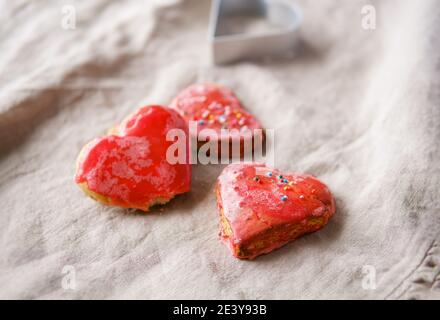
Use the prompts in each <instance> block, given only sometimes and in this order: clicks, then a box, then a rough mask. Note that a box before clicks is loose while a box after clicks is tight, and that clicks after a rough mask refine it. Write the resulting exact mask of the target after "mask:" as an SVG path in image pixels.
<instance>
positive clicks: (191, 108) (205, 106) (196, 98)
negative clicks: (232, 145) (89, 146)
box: [171, 84, 262, 134]
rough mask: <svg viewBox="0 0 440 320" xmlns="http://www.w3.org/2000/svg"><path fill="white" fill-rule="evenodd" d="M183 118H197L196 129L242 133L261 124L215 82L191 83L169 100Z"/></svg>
mask: <svg viewBox="0 0 440 320" xmlns="http://www.w3.org/2000/svg"><path fill="white" fill-rule="evenodd" d="M171 108H174V109H175V110H177V111H178V112H179V113H180V114H181V115H182V116H183V117H184V118H185V119H186V120H188V121H190V120H192V121H197V122H198V130H201V129H207V128H208V129H213V130H215V131H216V132H217V134H220V130H221V129H222V128H223V129H237V130H239V131H240V132H246V131H248V129H249V130H254V129H261V128H262V127H261V124H260V123H259V122H258V120H257V119H255V118H254V117H253V116H252V115H251V114H250V113H249V112H247V111H246V110H245V109H244V108H243V107H242V105H241V103H240V101H239V100H238V98H237V97H236V96H235V94H234V93H233V92H232V91H231V90H230V89H228V88H226V87H224V86H219V85H216V84H194V85H191V86H189V87H188V88H186V89H185V90H183V91H182V92H181V93H179V95H178V96H177V97H176V98H175V99H174V100H173V102H172V103H171Z"/></svg>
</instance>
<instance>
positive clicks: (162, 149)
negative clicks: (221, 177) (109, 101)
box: [75, 106, 191, 210]
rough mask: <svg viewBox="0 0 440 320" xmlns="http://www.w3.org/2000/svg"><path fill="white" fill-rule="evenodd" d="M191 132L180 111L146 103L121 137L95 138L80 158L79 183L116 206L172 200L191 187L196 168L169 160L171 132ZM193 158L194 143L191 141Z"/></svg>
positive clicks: (123, 127)
mask: <svg viewBox="0 0 440 320" xmlns="http://www.w3.org/2000/svg"><path fill="white" fill-rule="evenodd" d="M173 128H177V129H182V130H184V131H185V133H186V136H187V137H188V128H187V125H186V122H185V120H184V119H182V117H180V116H179V115H178V114H177V113H176V112H175V111H174V110H171V109H169V108H166V107H162V106H146V107H143V108H141V109H139V110H138V111H136V112H135V113H133V114H132V115H130V116H129V117H128V118H127V119H126V120H124V121H123V122H122V124H121V125H120V126H119V127H118V129H117V131H118V133H117V135H109V136H105V137H101V138H97V139H95V140H94V141H92V142H91V143H90V144H89V145H88V146H87V147H86V148H85V149H84V150H83V153H82V155H81V159H80V160H79V164H78V170H77V173H76V176H75V181H76V182H77V183H84V182H86V183H87V186H88V188H89V189H90V190H92V191H94V192H95V193H98V194H100V195H102V196H104V197H107V198H110V199H111V203H112V204H114V205H118V206H122V207H128V208H138V209H144V210H145V209H148V207H149V206H150V205H151V204H153V203H154V202H155V201H156V200H157V199H158V198H160V199H170V198H172V197H173V196H174V195H176V194H179V193H184V192H187V191H189V188H190V180H191V166H190V165H189V162H188V161H187V162H186V164H174V165H172V164H169V163H168V162H167V160H166V151H167V148H168V147H169V146H170V145H171V144H172V143H173V142H172V141H166V134H167V132H168V130H170V129H173ZM186 146H187V150H186V155H187V158H188V154H189V152H188V141H187V143H186Z"/></svg>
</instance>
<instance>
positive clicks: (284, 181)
mask: <svg viewBox="0 0 440 320" xmlns="http://www.w3.org/2000/svg"><path fill="white" fill-rule="evenodd" d="M281 181H282V182H283V183H289V180H287V179H282V180H281Z"/></svg>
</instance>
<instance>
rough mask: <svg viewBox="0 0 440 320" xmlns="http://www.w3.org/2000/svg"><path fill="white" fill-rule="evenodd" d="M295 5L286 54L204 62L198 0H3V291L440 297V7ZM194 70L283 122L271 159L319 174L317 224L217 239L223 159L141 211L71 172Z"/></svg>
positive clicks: (270, 124) (12, 295)
mask: <svg viewBox="0 0 440 320" xmlns="http://www.w3.org/2000/svg"><path fill="white" fill-rule="evenodd" d="M297 4H298V5H299V6H300V7H301V8H302V11H303V13H304V22H303V24H302V26H301V29H300V31H299V39H300V40H299V42H298V43H297V47H296V48H295V49H294V50H292V52H289V53H286V54H283V55H282V56H279V57H266V58H261V59H254V60H250V61H242V62H238V63H234V64H231V65H226V66H214V65H212V64H211V63H210V59H209V57H210V52H209V44H208V25H209V9H210V2H209V1H204V0H187V1H177V0H174V1H172V0H170V1H136V0H128V1H105V0H95V1H49V0H44V1H43V0H42V1H25V0H17V1H6V0H4V1H0V6H1V10H0V70H1V72H0V203H1V206H0V219H1V220H0V251H1V255H0V298H4V299H16V298H18V299H52V298H60V299H89V298H92V299H98V298H103V299H109V298H115V299H130V298H134V299H202V298H207V299H216V298H221V299H310V298H320V299H329V298H336V299H343V298H355V299H365V298H372V299H438V298H439V295H440V294H439V292H440V277H439V272H440V218H439V216H440V215H439V214H440V212H439V210H440V150H439V141H440V108H439V104H440V77H439V74H440V5H439V3H438V1H436V0H422V1H412V0H402V1H392V0H388V1H368V3H367V2H365V1H351V0H343V1H339V0H337V1H336V0H325V1H305V0H302V1H297ZM366 4H372V5H374V7H375V9H376V29H367V30H366V29H364V28H363V27H362V19H363V17H364V15H363V14H362V7H363V6H364V5H366ZM64 6H69V7H67V9H66V8H65V7H64ZM70 7H73V8H74V9H75V13H76V15H75V17H76V26H75V28H74V29H71V28H66V27H65V26H66V24H65V23H66V19H67V20H68V19H70V18H71V17H70V18H69V16H68V14H69V8H70ZM67 22H68V21H67ZM203 81H210V82H216V83H221V84H224V85H227V86H230V87H231V88H232V89H233V90H235V92H236V93H237V95H238V96H239V97H240V99H241V100H242V102H243V104H244V105H245V106H246V108H247V109H248V110H250V112H252V113H253V114H254V115H255V116H256V117H257V118H258V119H259V120H260V121H261V122H262V123H263V125H264V127H265V128H270V129H274V130H275V139H274V151H273V152H274V157H275V165H276V166H277V167H278V168H279V169H281V170H286V171H293V172H306V173H310V174H313V175H316V176H317V177H318V178H320V179H321V180H322V181H324V182H325V183H326V184H327V185H328V186H329V188H330V189H331V190H332V192H333V193H334V196H335V198H336V204H337V212H336V214H335V216H334V217H333V218H332V220H331V221H330V222H329V224H328V225H327V226H326V227H325V228H324V229H322V230H321V231H319V232H316V233H314V234H310V235H307V236H304V237H302V238H300V239H298V240H296V241H294V242H292V243H290V244H288V245H286V246H284V247H283V248H281V249H279V250H276V251H274V252H272V253H271V254H268V255H264V256H261V257H259V258H257V259H256V260H254V261H241V260H237V259H235V258H233V257H232V256H231V255H230V254H229V252H228V250H227V249H226V248H225V247H224V246H223V245H222V244H221V243H220V242H219V241H218V212H217V208H216V200H215V194H214V186H215V181H216V178H217V176H218V175H219V173H220V172H221V170H222V168H223V166H221V165H195V166H194V169H193V181H192V189H191V192H190V193H188V194H186V195H182V196H179V197H177V198H176V199H174V200H173V201H171V202H170V203H169V204H168V205H166V206H164V207H162V208H159V209H155V210H153V211H152V212H150V213H148V214H145V213H142V212H140V211H133V210H125V209H120V208H115V207H107V206H104V205H100V204H98V203H96V202H94V201H92V200H90V199H89V198H86V197H85V196H84V194H83V193H82V192H81V191H80V189H79V188H78V187H77V186H76V185H75V183H74V181H73V176H74V173H75V160H76V157H77V155H78V153H79V151H80V149H81V147H82V146H83V145H84V144H85V143H87V142H88V141H90V140H91V139H93V138H94V137H97V136H100V135H102V134H104V133H105V132H106V130H107V129H108V128H110V127H112V126H113V125H115V124H116V123H118V122H119V121H120V120H122V119H123V118H124V117H125V116H126V115H127V114H129V113H130V112H132V111H133V110H135V109H136V108H138V107H140V106H142V105H145V104H158V103H159V104H169V103H170V101H171V100H172V98H173V97H174V96H175V95H176V94H177V93H178V92H179V91H180V90H181V89H183V88H184V87H186V86H187V85H190V84H192V83H194V82H203ZM66 277H68V279H66ZM66 283H67V285H66ZM72 283H73V284H74V285H72Z"/></svg>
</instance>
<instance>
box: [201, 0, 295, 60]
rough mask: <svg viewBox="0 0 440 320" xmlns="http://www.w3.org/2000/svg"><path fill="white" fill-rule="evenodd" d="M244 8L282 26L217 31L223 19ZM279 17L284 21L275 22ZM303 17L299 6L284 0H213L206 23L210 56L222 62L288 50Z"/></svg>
mask: <svg viewBox="0 0 440 320" xmlns="http://www.w3.org/2000/svg"><path fill="white" fill-rule="evenodd" d="M246 12H248V13H254V14H255V13H258V15H260V16H262V17H265V18H266V19H267V20H268V21H269V22H271V23H272V24H274V25H277V24H278V25H279V26H280V27H281V28H280V29H279V30H269V31H265V32H260V33H251V34H246V33H226V34H218V31H219V29H220V24H221V23H222V19H225V18H227V17H228V16H234V15H236V14H239V13H241V14H243V13H246ZM279 20H281V21H282V22H283V23H281V24H279V23H277V22H278V21H279ZM302 21H303V14H302V11H301V10H300V8H299V7H298V6H297V5H295V4H293V3H290V2H287V1H286V0H213V1H212V5H211V12H210V24H209V42H210V46H211V60H212V62H213V63H214V64H225V63H231V62H235V61H238V60H243V59H245V58H255V57H259V56H265V55H274V54H277V53H280V52H283V51H286V50H289V49H291V48H293V46H294V44H295V42H296V40H297V38H298V32H297V31H298V29H299V27H300V25H301V23H302Z"/></svg>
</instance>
